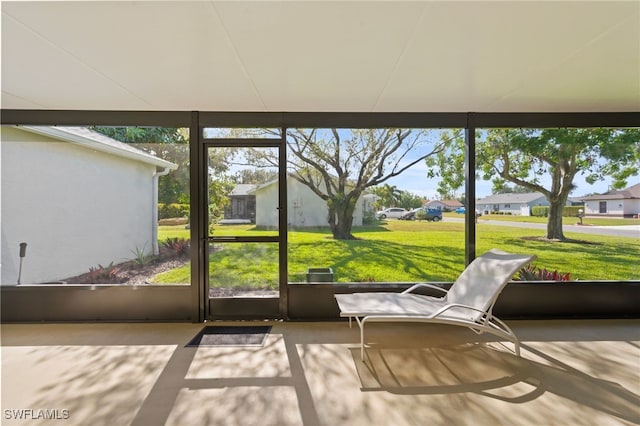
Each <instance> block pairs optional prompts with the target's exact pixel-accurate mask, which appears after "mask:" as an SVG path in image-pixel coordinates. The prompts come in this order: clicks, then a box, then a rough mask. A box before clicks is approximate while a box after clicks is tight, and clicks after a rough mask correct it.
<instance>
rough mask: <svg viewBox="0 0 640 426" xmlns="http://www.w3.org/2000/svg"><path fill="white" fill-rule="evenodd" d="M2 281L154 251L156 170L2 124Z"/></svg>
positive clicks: (56, 274)
mask: <svg viewBox="0 0 640 426" xmlns="http://www.w3.org/2000/svg"><path fill="white" fill-rule="evenodd" d="M0 156H1V162H2V168H1V173H2V176H1V178H2V185H1V191H2V217H1V220H2V266H1V269H0V275H1V283H2V285H15V284H16V282H17V276H18V266H19V244H20V243H21V242H26V243H27V252H26V257H25V258H24V260H23V268H22V279H21V282H22V283H23V284H26V283H42V282H52V281H58V280H62V279H64V278H68V277H70V276H74V275H78V274H81V273H84V272H88V270H89V268H90V267H91V266H97V265H98V264H101V265H103V266H106V265H108V264H109V263H110V262H112V261H113V262H114V264H117V263H120V262H123V261H125V260H127V259H131V258H133V257H134V255H133V253H132V250H134V249H136V247H137V248H140V249H142V248H143V247H145V244H146V250H151V247H152V245H151V242H152V241H151V239H152V231H153V228H152V226H153V223H152V219H151V218H152V208H153V192H152V188H153V173H154V171H155V167H154V166H151V165H148V164H144V163H140V162H137V161H132V160H127V159H124V158H120V157H117V156H114V155H109V154H104V153H100V152H96V151H93V150H90V149H87V148H84V147H81V146H78V145H75V144H71V143H68V142H61V141H58V140H55V139H50V138H47V137H45V136H40V135H36V134H33V133H31V132H26V131H23V130H19V129H16V128H6V127H3V128H2V144H1V145H0Z"/></svg>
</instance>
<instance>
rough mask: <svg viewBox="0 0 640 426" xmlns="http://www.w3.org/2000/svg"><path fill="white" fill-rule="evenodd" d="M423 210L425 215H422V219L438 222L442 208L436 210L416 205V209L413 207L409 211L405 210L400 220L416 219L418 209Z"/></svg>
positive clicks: (440, 218)
mask: <svg viewBox="0 0 640 426" xmlns="http://www.w3.org/2000/svg"><path fill="white" fill-rule="evenodd" d="M420 210H423V211H424V213H425V215H424V218H423V219H424V220H429V221H433V222H438V221H440V220H442V210H438V209H425V208H424V207H418V208H417V209H413V210H411V211H408V212H406V213H405V214H403V215H402V216H401V217H400V219H401V220H416V214H417V213H418V212H419V211H420Z"/></svg>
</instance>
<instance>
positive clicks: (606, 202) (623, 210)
mask: <svg viewBox="0 0 640 426" xmlns="http://www.w3.org/2000/svg"><path fill="white" fill-rule="evenodd" d="M582 200H583V201H584V213H585V214H586V215H589V216H617V217H634V216H636V215H638V214H640V183H637V184H635V185H632V186H630V187H628V188H625V189H622V190H619V191H609V192H605V193H604V194H599V195H591V196H589V197H584V198H582ZM636 217H637V216H636Z"/></svg>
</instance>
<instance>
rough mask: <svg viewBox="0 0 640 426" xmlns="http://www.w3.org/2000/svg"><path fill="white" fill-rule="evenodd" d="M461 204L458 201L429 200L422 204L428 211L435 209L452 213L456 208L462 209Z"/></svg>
mask: <svg viewBox="0 0 640 426" xmlns="http://www.w3.org/2000/svg"><path fill="white" fill-rule="evenodd" d="M463 205H464V204H462V203H461V202H460V201H458V200H431V201H428V202H426V203H425V204H424V207H426V208H428V209H436V210H442V211H445V212H446V211H453V210H455V209H457V208H458V207H462V206H463Z"/></svg>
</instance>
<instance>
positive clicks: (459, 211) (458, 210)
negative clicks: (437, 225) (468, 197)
mask: <svg viewBox="0 0 640 426" xmlns="http://www.w3.org/2000/svg"><path fill="white" fill-rule="evenodd" d="M466 211H467V209H466V208H464V207H458V208H457V209H456V213H458V214H465V213H466Z"/></svg>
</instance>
